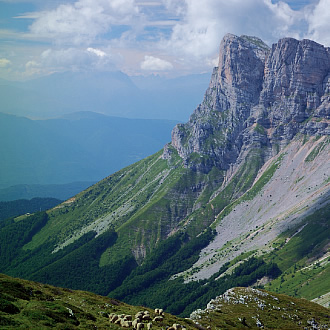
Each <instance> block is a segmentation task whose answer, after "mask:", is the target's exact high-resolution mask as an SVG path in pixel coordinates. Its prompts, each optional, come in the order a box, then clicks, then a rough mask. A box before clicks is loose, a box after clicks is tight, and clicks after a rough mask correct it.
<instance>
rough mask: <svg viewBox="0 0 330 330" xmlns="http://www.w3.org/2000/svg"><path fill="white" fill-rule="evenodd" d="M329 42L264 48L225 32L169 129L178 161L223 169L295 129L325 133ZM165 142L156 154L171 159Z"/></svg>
mask: <svg viewBox="0 0 330 330" xmlns="http://www.w3.org/2000/svg"><path fill="white" fill-rule="evenodd" d="M329 99H330V49H329V48H326V47H324V46H322V45H320V44H318V43H316V42H314V41H311V40H301V41H298V40H295V39H293V38H284V39H281V40H279V41H278V42H277V43H276V44H274V45H273V46H272V47H271V48H269V47H268V46H267V45H265V43H263V42H262V41H261V40H260V39H258V38H255V37H248V36H241V37H237V36H234V35H232V34H227V35H226V36H225V37H224V38H223V40H222V42H221V45H220V55H219V65H218V67H216V68H215V69H214V70H213V74H212V77H211V82H210V85H209V87H208V89H207V91H206V93H205V96H204V100H203V102H202V103H201V104H200V105H199V106H198V107H197V109H196V110H195V111H194V113H193V114H192V116H191V117H190V120H189V121H188V122H187V123H186V124H178V125H177V126H176V127H175V128H174V129H173V131H172V142H171V145H172V147H174V148H175V149H176V150H177V152H178V154H179V155H180V157H181V158H182V159H183V163H184V165H185V166H186V167H189V168H191V169H193V170H196V171H201V172H205V173H207V172H209V171H210V170H211V169H212V167H213V166H216V167H218V168H220V169H222V170H228V169H230V168H231V167H232V166H233V165H235V164H238V163H239V162H240V159H243V158H244V155H246V154H247V153H248V152H249V151H250V150H252V149H253V148H260V150H263V154H262V157H263V161H266V160H267V159H269V158H270V157H272V156H274V154H276V153H278V152H279V151H280V150H281V149H283V148H284V147H285V146H286V145H287V144H288V143H289V142H290V141H291V140H292V139H293V138H294V137H295V135H296V134H298V133H302V134H308V135H325V134H326V135H329V134H330V129H329V117H330V105H329ZM172 153H173V152H172V151H171V149H170V148H169V146H166V148H165V149H164V155H163V158H164V159H168V160H169V159H171V155H172Z"/></svg>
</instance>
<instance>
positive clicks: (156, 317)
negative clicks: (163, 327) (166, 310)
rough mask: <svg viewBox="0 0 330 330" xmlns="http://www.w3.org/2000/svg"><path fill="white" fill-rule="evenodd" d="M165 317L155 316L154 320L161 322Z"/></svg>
mask: <svg viewBox="0 0 330 330" xmlns="http://www.w3.org/2000/svg"><path fill="white" fill-rule="evenodd" d="M163 319H164V318H163V317H162V316H155V317H154V318H153V320H152V321H153V322H161V321H163Z"/></svg>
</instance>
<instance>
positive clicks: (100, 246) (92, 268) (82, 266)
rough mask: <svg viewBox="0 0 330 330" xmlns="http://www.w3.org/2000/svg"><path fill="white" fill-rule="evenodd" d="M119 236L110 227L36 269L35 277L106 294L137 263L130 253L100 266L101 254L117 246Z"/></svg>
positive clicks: (48, 281) (35, 278)
mask: <svg viewBox="0 0 330 330" xmlns="http://www.w3.org/2000/svg"><path fill="white" fill-rule="evenodd" d="M95 234H96V233H94V235H95ZM116 239H117V233H116V232H114V231H112V230H109V231H107V232H105V233H103V234H101V235H99V236H97V237H95V238H93V239H92V240H90V241H88V242H87V243H85V244H84V245H82V246H79V247H78V248H77V249H74V250H73V251H72V252H70V253H65V255H64V256H63V257H62V258H60V259H57V260H56V261H54V262H52V263H51V264H50V265H48V266H46V267H43V268H42V269H41V270H39V271H37V272H35V273H34V274H33V275H32V277H31V278H32V279H34V280H38V281H41V282H44V283H49V284H53V285H57V286H64V287H69V288H72V289H80V290H88V291H93V292H95V293H98V294H103V295H106V294H107V293H108V292H109V291H110V290H113V289H114V288H115V287H117V286H119V285H120V284H121V283H122V281H123V279H124V278H125V277H126V276H127V275H128V274H129V273H130V272H131V271H132V269H133V268H135V267H136V266H137V264H136V262H135V259H134V258H133V256H131V257H130V256H127V257H125V258H123V259H122V260H120V261H117V262H115V263H113V264H110V265H107V266H103V267H99V261H100V257H101V254H102V253H103V252H104V251H105V250H106V249H107V248H108V247H109V246H111V245H113V244H114V243H115V242H116ZM55 254H56V253H55Z"/></svg>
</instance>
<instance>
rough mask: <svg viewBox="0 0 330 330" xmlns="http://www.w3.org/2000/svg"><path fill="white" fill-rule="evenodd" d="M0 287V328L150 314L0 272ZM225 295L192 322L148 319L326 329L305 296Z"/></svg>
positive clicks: (100, 322) (88, 325) (95, 322)
mask: <svg viewBox="0 0 330 330" xmlns="http://www.w3.org/2000/svg"><path fill="white" fill-rule="evenodd" d="M0 289H1V290H0V326H1V329H13V328H15V329H18V328H25V329H26V328H29V329H33V328H38V329H45V328H56V329H75V328H79V329H95V328H96V327H97V328H98V329H121V328H122V327H120V326H119V325H115V324H112V323H110V322H109V318H108V315H109V314H110V313H115V314H117V315H120V314H126V315H132V316H133V317H134V315H135V314H136V313H137V312H139V311H145V310H147V311H149V312H150V315H151V316H152V317H154V316H155V313H154V311H153V310H151V309H148V308H145V307H139V306H132V305H128V304H125V303H122V302H120V301H118V300H116V299H111V298H108V297H102V296H98V295H95V294H92V293H89V292H85V291H73V290H70V289H64V288H59V287H53V286H50V285H44V284H40V283H37V282H31V281H25V280H21V279H16V278H12V277H9V276H6V275H2V274H0ZM225 295H226V296H227V297H229V299H227V301H225V300H224V299H220V298H218V299H216V301H213V302H211V303H212V305H213V307H212V308H211V309H208V310H206V311H201V312H199V313H198V314H197V317H195V318H196V319H197V320H196V321H192V320H190V319H182V318H178V317H175V316H173V315H171V314H168V313H165V315H164V320H163V321H161V322H159V323H156V322H152V328H153V329H162V328H165V327H168V326H171V325H173V324H174V323H176V324H180V325H181V326H183V327H185V328H186V329H196V328H198V329H205V328H206V327H208V326H211V329H214V328H215V327H221V328H225V329H232V328H245V327H246V326H248V327H250V328H257V326H256V322H257V319H258V320H259V321H260V322H261V323H262V324H263V325H264V328H265V329H269V328H272V329H274V328H277V329H284V328H285V329H298V328H301V327H304V326H305V327H309V326H310V324H311V323H310V322H313V321H312V320H314V322H316V323H317V324H318V325H319V326H324V327H326V328H328V327H329V317H328V315H329V313H328V309H326V308H324V307H321V306H319V305H317V304H314V303H311V302H309V301H306V300H301V299H296V298H290V297H288V296H285V295H279V294H269V293H267V292H265V291H260V290H251V289H245V288H236V289H234V290H230V292H227V293H226V294H225ZM240 298H241V299H240ZM242 298H243V300H242ZM219 303H221V305H219ZM209 307H211V306H210V305H209ZM195 315H196V314H195ZM198 315H199V317H198ZM195 322H196V323H197V322H198V324H199V325H198V326H197V324H196V323H195ZM201 326H202V327H201Z"/></svg>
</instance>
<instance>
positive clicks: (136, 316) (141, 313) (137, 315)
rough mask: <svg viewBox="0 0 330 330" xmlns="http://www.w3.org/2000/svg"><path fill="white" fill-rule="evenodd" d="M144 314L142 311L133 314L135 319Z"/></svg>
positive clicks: (140, 317)
mask: <svg viewBox="0 0 330 330" xmlns="http://www.w3.org/2000/svg"><path fill="white" fill-rule="evenodd" d="M143 315H144V314H143V312H137V313H136V314H135V318H136V319H142V316H143Z"/></svg>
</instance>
